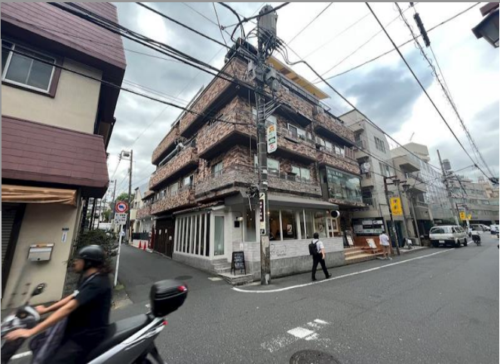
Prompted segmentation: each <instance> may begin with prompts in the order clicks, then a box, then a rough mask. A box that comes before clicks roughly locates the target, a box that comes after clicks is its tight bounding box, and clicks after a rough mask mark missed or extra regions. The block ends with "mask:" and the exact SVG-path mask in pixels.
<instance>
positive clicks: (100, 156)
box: [2, 116, 108, 196]
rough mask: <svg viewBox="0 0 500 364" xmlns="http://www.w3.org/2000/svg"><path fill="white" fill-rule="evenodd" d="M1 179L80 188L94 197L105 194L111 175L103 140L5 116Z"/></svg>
mask: <svg viewBox="0 0 500 364" xmlns="http://www.w3.org/2000/svg"><path fill="white" fill-rule="evenodd" d="M20 133H22V134H23V136H22V137H20V136H19V134H20ZM68 140H71V141H72V143H71V145H68V143H67V141H68ZM2 178H7V179H17V180H25V181H35V182H45V183H57V184H63V185H74V186H81V187H83V188H88V189H91V190H92V191H93V192H92V194H96V193H97V194H101V193H104V192H105V190H106V188H107V186H108V171H107V165H106V152H105V149H104V141H103V138H102V136H100V135H92V134H86V133H80V132H76V131H71V130H67V129H62V128H58V127H54V126H50V125H45V124H39V123H35V122H31V121H26V120H20V119H16V118H11V117H8V116H2ZM101 196H102V194H101Z"/></svg>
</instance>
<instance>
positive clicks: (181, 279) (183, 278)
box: [174, 276, 193, 281]
mask: <svg viewBox="0 0 500 364" xmlns="http://www.w3.org/2000/svg"><path fill="white" fill-rule="evenodd" d="M191 278H193V277H191V276H179V277H175V278H174V279H177V280H178V281H185V280H187V279H191Z"/></svg>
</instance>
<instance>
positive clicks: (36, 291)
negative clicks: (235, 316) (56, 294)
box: [31, 283, 47, 296]
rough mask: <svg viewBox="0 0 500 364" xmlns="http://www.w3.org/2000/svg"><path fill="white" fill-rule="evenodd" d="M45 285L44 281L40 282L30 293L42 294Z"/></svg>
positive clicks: (34, 294)
mask: <svg viewBox="0 0 500 364" xmlns="http://www.w3.org/2000/svg"><path fill="white" fill-rule="evenodd" d="M46 286H47V285H46V284H45V283H40V284H39V285H38V286H36V288H35V289H34V290H33V293H32V294H31V295H32V296H38V295H39V294H42V292H43V291H44V289H45V287H46Z"/></svg>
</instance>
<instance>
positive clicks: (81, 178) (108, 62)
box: [1, 3, 125, 308]
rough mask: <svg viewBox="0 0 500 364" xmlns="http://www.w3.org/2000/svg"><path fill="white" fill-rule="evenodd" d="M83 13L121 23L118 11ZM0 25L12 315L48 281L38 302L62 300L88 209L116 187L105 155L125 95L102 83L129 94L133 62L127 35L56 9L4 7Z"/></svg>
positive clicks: (5, 247) (102, 7)
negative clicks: (124, 86) (125, 87)
mask: <svg viewBox="0 0 500 364" xmlns="http://www.w3.org/2000/svg"><path fill="white" fill-rule="evenodd" d="M81 5H82V6H85V7H86V8H87V9H88V10H90V11H92V12H95V13H97V14H100V15H102V16H104V17H106V18H109V19H110V20H112V21H117V13H116V8H115V7H114V6H113V5H111V4H108V3H100V4H89V3H88V4H81ZM1 21H2V47H3V49H2V91H1V92H2V307H3V308H7V307H14V306H17V305H19V304H21V303H22V301H23V299H24V298H25V294H26V293H27V292H28V291H30V290H31V289H33V286H35V285H36V284H38V283H42V282H44V283H47V288H46V290H45V291H44V293H43V294H42V295H40V296H38V297H36V299H34V300H33V303H37V302H48V301H55V300H58V299H60V298H61V295H62V292H63V287H64V283H65V277H66V271H67V266H68V260H69V258H70V255H71V253H72V250H73V249H72V248H73V246H74V243H75V240H76V237H77V235H78V233H79V230H80V226H81V222H82V220H84V218H85V217H84V215H85V212H86V208H85V206H86V204H87V203H88V199H89V198H94V199H95V198H101V197H102V196H103V195H104V193H105V191H106V189H107V186H108V173H107V166H106V159H107V156H106V148H107V145H108V142H109V139H110V137H111V132H112V129H113V125H114V123H115V119H114V111H115V107H116V102H117V99H118V95H119V90H116V89H113V88H110V87H102V85H101V82H100V81H99V80H106V81H109V82H112V83H114V84H118V85H121V82H122V79H123V75H124V72H125V56H124V51H123V46H122V41H121V39H120V37H119V36H117V35H113V34H110V33H108V32H106V31H105V30H103V29H101V28H99V27H97V26H94V25H92V24H90V23H88V22H86V21H84V20H81V19H79V18H76V17H74V16H72V15H69V14H67V13H64V12H62V11H60V10H57V9H56V8H54V7H53V6H51V5H49V4H45V3H19V4H16V3H8V4H7V3H5V4H2V17H1ZM60 29H65V31H64V32H61V31H60ZM103 41H105V43H106V44H108V45H107V46H105V45H103ZM109 44H111V45H112V47H110V46H109ZM82 74H83V75H82ZM84 75H88V76H91V77H92V78H95V79H97V80H92V79H89V78H88V77H85V76H84Z"/></svg>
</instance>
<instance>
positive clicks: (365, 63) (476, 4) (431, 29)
mask: <svg viewBox="0 0 500 364" xmlns="http://www.w3.org/2000/svg"><path fill="white" fill-rule="evenodd" d="M479 4H481V3H475V4H474V5H472V6H470V7H468V8H467V9H465V10H463V11H461V12H459V13H457V14H455V15H454V16H452V17H451V18H448V19H446V20H444V21H442V22H441V23H439V24H436V25H435V26H433V27H432V28H430V29H429V30H427V33H430V32H431V31H433V30H435V29H437V28H439V27H440V26H442V25H444V24H446V23H448V22H450V21H452V20H454V19H455V18H457V17H459V16H460V15H462V14H465V13H466V12H468V11H470V10H471V9H472V8H474V7H476V6H478V5H479ZM418 37H420V35H419V36H418ZM411 42H413V39H409V40H407V41H406V42H404V43H401V44H400V45H399V46H398V47H399V48H401V47H403V46H405V45H407V44H409V43H411ZM392 52H394V48H392V49H390V50H388V51H387V52H385V53H382V54H379V55H378V56H376V57H374V58H372V59H369V60H368V61H366V62H363V63H361V64H359V65H357V66H354V67H352V68H349V69H348V70H346V71H343V72H340V73H338V74H336V75H333V76H330V77H328V78H326V79H327V80H331V79H333V78H336V77H339V76H343V75H345V74H347V73H349V72H352V71H354V70H357V69H358V68H361V67H363V66H366V65H367V64H369V63H372V62H374V61H376V60H378V59H380V58H382V57H384V56H386V55H388V54H390V53H392Z"/></svg>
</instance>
